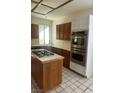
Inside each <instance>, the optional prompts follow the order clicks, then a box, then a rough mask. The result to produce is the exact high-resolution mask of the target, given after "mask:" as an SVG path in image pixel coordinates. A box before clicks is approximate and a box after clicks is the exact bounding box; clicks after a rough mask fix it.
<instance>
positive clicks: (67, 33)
mask: <svg viewBox="0 0 124 93" xmlns="http://www.w3.org/2000/svg"><path fill="white" fill-rule="evenodd" d="M56 39H59V40H71V22H69V23H65V24H59V25H56Z"/></svg>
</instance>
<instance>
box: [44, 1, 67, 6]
mask: <svg viewBox="0 0 124 93" xmlns="http://www.w3.org/2000/svg"><path fill="white" fill-rule="evenodd" d="M67 1H68V0H43V2H42V3H43V4H45V5H48V6H51V7H53V8H56V7H58V6H60V5H61V4H63V3H65V2H67Z"/></svg>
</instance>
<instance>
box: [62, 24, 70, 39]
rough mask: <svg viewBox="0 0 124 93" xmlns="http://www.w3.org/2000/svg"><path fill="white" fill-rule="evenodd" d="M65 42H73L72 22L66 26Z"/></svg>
mask: <svg viewBox="0 0 124 93" xmlns="http://www.w3.org/2000/svg"><path fill="white" fill-rule="evenodd" d="M64 40H71V22H70V23H66V24H64Z"/></svg>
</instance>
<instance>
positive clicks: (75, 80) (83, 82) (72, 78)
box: [31, 67, 93, 93]
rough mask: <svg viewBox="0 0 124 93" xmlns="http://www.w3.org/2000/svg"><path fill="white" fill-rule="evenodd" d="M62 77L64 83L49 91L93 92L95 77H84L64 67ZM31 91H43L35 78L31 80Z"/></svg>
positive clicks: (32, 92)
mask: <svg viewBox="0 0 124 93" xmlns="http://www.w3.org/2000/svg"><path fill="white" fill-rule="evenodd" d="M62 78H63V81H62V83H61V84H60V85H59V86H57V87H56V88H55V89H54V90H51V91H48V92H47V93H93V84H92V83H93V78H90V79H86V78H83V77H81V76H79V75H77V74H76V73H74V72H72V71H70V70H68V69H67V68H64V67H63V73H62ZM31 93H42V92H41V91H40V90H39V89H38V87H37V85H36V83H35V82H34V81H33V80H32V82H31Z"/></svg>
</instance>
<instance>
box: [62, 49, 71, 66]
mask: <svg viewBox="0 0 124 93" xmlns="http://www.w3.org/2000/svg"><path fill="white" fill-rule="evenodd" d="M62 56H63V57H64V60H63V66H64V67H67V68H70V52H69V51H66V50H63V51H62Z"/></svg>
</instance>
